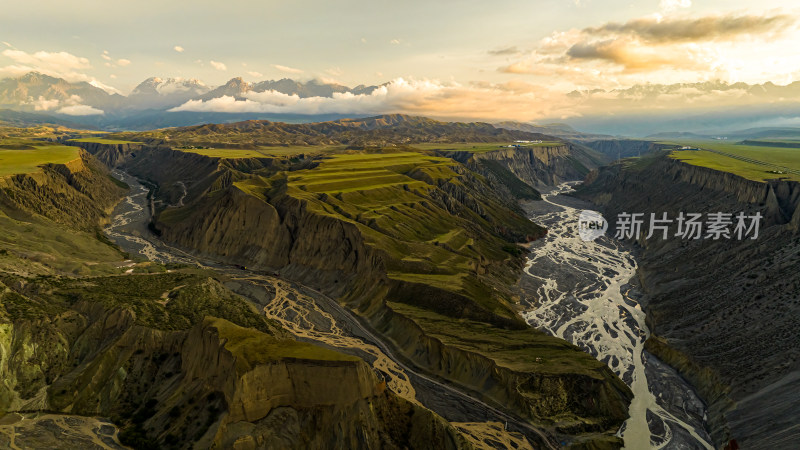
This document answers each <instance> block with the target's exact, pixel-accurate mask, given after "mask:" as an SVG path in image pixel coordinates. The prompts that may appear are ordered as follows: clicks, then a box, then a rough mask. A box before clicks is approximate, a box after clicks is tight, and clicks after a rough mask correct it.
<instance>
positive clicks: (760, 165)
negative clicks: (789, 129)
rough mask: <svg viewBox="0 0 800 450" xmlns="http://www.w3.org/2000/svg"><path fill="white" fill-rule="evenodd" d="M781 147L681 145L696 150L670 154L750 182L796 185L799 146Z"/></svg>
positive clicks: (799, 174)
mask: <svg viewBox="0 0 800 450" xmlns="http://www.w3.org/2000/svg"><path fill="white" fill-rule="evenodd" d="M768 144H769V143H768ZM782 144H783V145H781V146H775V145H747V144H744V143H727V142H720V141H685V142H683V141H681V145H682V146H690V147H694V148H698V149H699V150H679V151H674V152H673V153H672V155H671V156H672V157H673V158H675V159H679V160H681V161H684V162H687V163H689V164H693V165H696V166H701V167H708V168H711V169H715V170H720V171H723V172H730V173H733V174H736V175H739V176H741V177H744V178H747V179H749V180H754V181H766V180H770V179H777V178H783V179H787V180H794V181H800V144H796V143H792V142H790V141H786V142H783V143H782Z"/></svg>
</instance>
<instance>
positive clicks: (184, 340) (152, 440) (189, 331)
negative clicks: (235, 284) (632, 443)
mask: <svg viewBox="0 0 800 450" xmlns="http://www.w3.org/2000/svg"><path fill="white" fill-rule="evenodd" d="M79 156H80V157H79V158H78V159H77V160H75V161H72V162H70V163H68V164H64V165H45V166H43V167H42V168H41V171H39V172H35V173H31V174H26V175H12V176H8V177H3V178H2V183H3V184H2V186H0V189H2V196H3V203H2V212H0V222H2V223H3V226H4V231H5V233H4V236H3V238H2V240H0V245H2V248H0V305H2V309H0V354H2V355H3V357H2V362H1V363H0V372H2V374H3V375H2V377H3V380H4V383H3V384H2V386H0V415H2V416H3V417H2V418H0V441H2V442H5V443H6V444H7V445H9V446H11V447H12V448H15V447H17V448H23V447H30V446H34V447H55V446H58V447H62V448H92V447H93V448H115V449H116V448H121V446H122V445H124V446H131V447H134V448H152V447H154V446H158V447H161V448H189V447H191V446H194V445H196V446H200V447H203V448H234V447H235V448H253V447H261V448H263V447H281V448H335V447H352V446H354V445H368V446H373V447H375V446H384V447H390V448H410V447H415V448H416V447H419V448H471V444H470V443H469V442H468V441H467V440H466V438H464V437H463V436H462V434H461V433H460V432H459V431H458V430H457V429H456V428H455V427H453V426H451V425H450V424H449V423H448V422H446V421H445V420H443V419H442V418H440V417H438V416H437V415H435V414H434V413H432V412H430V411H429V410H427V409H425V408H422V407H421V406H419V405H417V404H415V403H413V402H409V401H407V400H404V399H403V398H402V397H400V396H397V395H396V394H395V393H394V392H393V391H391V390H388V389H386V388H385V381H383V380H382V379H381V378H380V377H379V376H378V375H376V372H374V371H373V370H372V369H371V368H370V366H369V365H368V364H367V363H365V362H364V361H363V360H362V359H361V358H359V357H355V356H349V355H345V354H343V353H339V352H336V351H334V350H330V349H326V348H322V347H319V346H316V345H314V344H311V343H305V342H299V341H297V340H295V339H294V338H293V337H292V335H291V334H289V333H288V332H286V331H285V330H284V329H283V328H282V327H281V326H280V325H279V324H278V323H277V322H273V321H271V320H270V319H268V318H267V317H265V316H264V315H263V313H260V312H259V311H258V310H256V309H255V307H254V306H253V305H252V304H251V303H248V302H247V301H246V300H244V299H243V298H242V297H239V296H238V295H236V294H234V293H233V292H231V291H230V290H228V288H226V287H225V286H224V285H223V284H222V283H221V282H220V281H219V280H218V278H219V276H220V275H219V274H218V273H217V272H214V271H211V270H200V271H198V270H196V269H189V268H188V267H179V266H172V267H171V268H169V269H167V268H166V267H164V266H163V265H161V264H157V263H153V262H148V261H143V260H141V259H138V260H130V259H126V257H128V256H129V255H126V254H124V253H122V252H121V251H120V250H118V249H116V248H115V247H114V246H112V245H110V244H109V242H108V241H107V240H105V239H104V238H102V235H100V234H97V232H96V231H97V230H98V227H100V226H102V224H104V223H108V222H110V219H111V217H110V216H111V211H110V208H111V207H112V206H113V205H114V204H115V203H116V202H117V201H119V200H120V199H121V196H122V193H123V192H125V190H124V189H123V188H122V187H121V186H122V185H123V183H122V182H120V181H118V180H117V181H114V180H112V178H111V177H110V176H109V173H108V171H107V169H105V168H104V167H103V166H101V165H100V164H99V163H98V162H97V160H95V159H94V158H93V157H92V156H90V155H89V154H88V153H85V152H84V153H79ZM126 201H127V199H126ZM319 430H330V432H325V433H320V432H319ZM65 435H66V436H68V438H65Z"/></svg>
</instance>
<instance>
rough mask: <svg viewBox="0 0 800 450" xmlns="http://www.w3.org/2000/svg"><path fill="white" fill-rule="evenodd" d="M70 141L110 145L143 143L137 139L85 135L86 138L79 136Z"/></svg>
mask: <svg viewBox="0 0 800 450" xmlns="http://www.w3.org/2000/svg"><path fill="white" fill-rule="evenodd" d="M70 142H86V143H92V144H109V145H120V144H141V142H136V141H124V140H121V139H107V138H103V137H84V138H77V139H70Z"/></svg>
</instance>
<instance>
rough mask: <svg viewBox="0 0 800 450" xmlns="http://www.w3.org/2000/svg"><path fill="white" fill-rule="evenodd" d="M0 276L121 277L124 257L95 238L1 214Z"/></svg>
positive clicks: (110, 246) (53, 225)
mask: <svg viewBox="0 0 800 450" xmlns="http://www.w3.org/2000/svg"><path fill="white" fill-rule="evenodd" d="M0 229H2V230H3V232H2V233H0V272H8V273H18V274H22V275H26V276H28V275H51V274H56V275H71V276H87V275H103V274H114V273H121V272H122V269H120V268H119V266H120V264H121V263H122V260H123V255H122V254H121V253H120V252H119V251H118V250H117V249H116V248H115V247H113V246H112V245H110V244H109V243H108V241H107V240H105V239H99V238H98V235H97V234H92V233H90V232H83V231H77V230H71V229H66V228H62V227H59V226H58V225H56V224H54V223H53V222H50V221H49V220H47V219H44V218H26V219H25V220H16V219H13V218H11V217H8V216H7V215H6V214H5V213H3V212H2V211H0Z"/></svg>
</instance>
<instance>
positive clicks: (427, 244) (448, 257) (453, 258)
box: [235, 151, 538, 317]
mask: <svg viewBox="0 0 800 450" xmlns="http://www.w3.org/2000/svg"><path fill="white" fill-rule="evenodd" d="M463 170H464V168H463V166H460V165H459V164H458V163H456V162H454V161H453V160H451V159H449V158H441V157H435V156H430V155H426V154H424V153H417V152H408V151H399V152H395V153H363V152H362V153H341V154H335V155H332V156H331V157H329V158H326V159H323V160H322V162H321V163H320V164H319V165H318V166H317V167H315V168H313V169H308V170H298V171H293V172H288V173H285V174H281V175H278V176H276V177H273V178H272V179H270V180H266V179H263V178H253V179H249V180H245V181H240V182H237V183H235V185H236V186H237V187H238V188H239V189H241V190H243V191H245V192H248V193H251V194H253V195H256V196H261V197H262V198H265V197H263V193H264V192H266V191H268V190H269V189H270V186H274V185H284V186H285V189H286V193H287V194H288V195H290V196H292V197H294V198H297V199H301V200H304V201H305V202H306V203H307V205H308V208H309V210H311V211H314V212H315V213H318V214H322V215H328V216H331V217H335V218H337V219H339V220H344V221H346V222H350V223H353V224H354V225H356V226H357V227H358V229H359V231H360V232H361V234H362V236H364V238H365V240H366V242H367V244H368V245H371V246H372V247H374V248H376V249H379V250H380V251H382V252H385V254H386V255H387V256H388V257H389V258H388V261H387V264H388V266H387V270H388V276H389V277H390V278H392V279H395V280H401V281H407V282H412V283H421V284H425V285H429V286H434V287H437V288H441V289H444V290H447V291H451V292H455V293H459V294H463V295H466V296H468V297H469V298H472V299H473V300H475V301H477V302H478V303H480V304H481V306H483V307H484V308H485V309H486V310H488V311H490V312H493V313H495V314H497V315H500V316H504V317H510V316H512V315H513V314H510V312H509V309H508V307H507V304H503V301H502V300H501V299H500V298H499V297H500V296H498V295H492V292H491V289H490V288H488V287H487V286H486V285H484V282H483V281H481V280H479V279H477V278H476V277H475V273H476V270H477V269H478V266H479V264H480V261H484V262H485V261H486V260H487V259H488V260H491V261H495V262H496V266H497V267H498V268H499V267H502V266H503V265H504V263H503V261H506V262H508V261H510V260H511V259H512V258H513V257H514V255H512V253H511V252H509V251H508V250H506V249H505V247H508V246H509V244H508V242H507V241H505V240H504V239H502V238H500V237H499V236H497V235H496V234H495V233H494V232H493V231H494V228H495V226H496V224H490V223H488V222H487V219H486V218H484V217H481V216H479V215H478V214H477V213H475V212H474V211H472V210H470V209H468V208H464V207H461V208H460V210H459V212H458V214H455V215H454V214H453V213H452V212H451V211H447V210H445V209H444V207H443V205H441V204H439V203H437V202H436V201H434V200H433V198H434V197H435V195H434V194H436V192H434V191H436V190H437V189H439V188H441V187H447V188H448V189H451V190H456V191H462V192H475V190H474V189H469V188H468V186H465V185H464V183H480V182H481V181H480V179H476V178H472V179H470V177H469V176H466V175H463V174H462V173H461V172H460V171H463ZM473 176H474V175H473ZM478 201H485V203H483V207H484V209H485V211H487V213H490V214H492V213H493V217H497V218H498V219H500V220H501V222H502V225H503V226H508V227H510V228H514V227H516V229H521V230H525V232H528V233H535V232H536V231H538V228H536V227H535V226H534V225H532V224H531V223H530V221H528V220H527V219H525V218H524V217H522V216H517V215H516V214H514V213H512V212H511V211H509V210H508V209H506V208H504V207H501V206H500V205H498V204H496V203H493V202H492V201H491V200H488V199H478ZM498 270H499V269H498ZM505 282H508V283H512V284H513V282H514V280H511V279H509V280H505Z"/></svg>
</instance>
